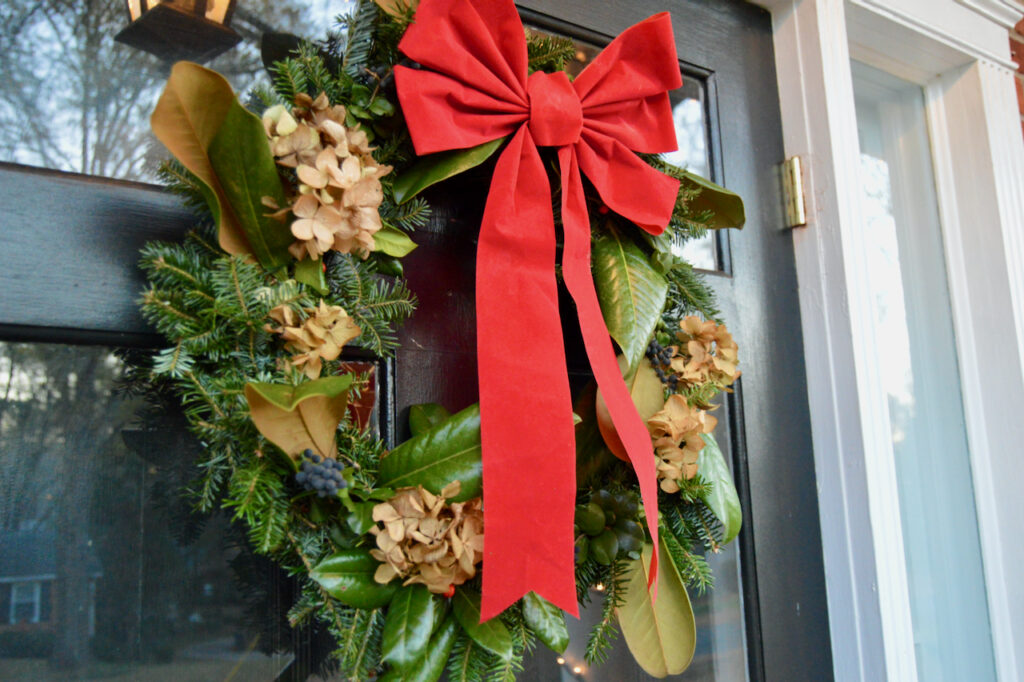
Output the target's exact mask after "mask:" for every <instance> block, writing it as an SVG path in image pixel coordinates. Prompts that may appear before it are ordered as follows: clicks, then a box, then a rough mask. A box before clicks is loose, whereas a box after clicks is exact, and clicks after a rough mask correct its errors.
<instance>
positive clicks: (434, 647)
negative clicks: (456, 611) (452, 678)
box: [380, 617, 459, 682]
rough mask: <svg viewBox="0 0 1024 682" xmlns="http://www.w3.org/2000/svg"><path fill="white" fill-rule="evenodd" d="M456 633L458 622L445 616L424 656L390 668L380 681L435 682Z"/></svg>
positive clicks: (443, 666)
mask: <svg viewBox="0 0 1024 682" xmlns="http://www.w3.org/2000/svg"><path fill="white" fill-rule="evenodd" d="M458 635H459V623H458V622H457V621H456V620H455V618H454V617H449V618H446V619H445V620H444V622H442V623H441V625H440V626H439V627H438V628H437V631H436V632H434V634H433V635H432V636H431V638H430V644H429V645H428V646H427V652H426V654H425V655H424V656H422V657H420V658H419V659H417V660H416V661H415V662H413V663H412V664H411V665H409V666H406V667H405V668H392V669H391V670H389V671H388V672H387V673H385V674H384V675H383V676H382V677H381V678H380V682H437V681H438V680H440V679H441V675H442V674H443V673H444V668H445V665H446V664H447V663H448V656H449V655H451V653H452V647H453V646H454V645H455V640H456V639H458Z"/></svg>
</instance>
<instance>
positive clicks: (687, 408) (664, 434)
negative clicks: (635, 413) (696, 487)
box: [647, 394, 718, 493]
mask: <svg viewBox="0 0 1024 682" xmlns="http://www.w3.org/2000/svg"><path fill="white" fill-rule="evenodd" d="M717 423H718V420H717V419H715V418H714V417H712V416H711V415H709V414H708V413H707V412H705V411H704V410H699V409H697V408H695V407H692V406H691V405H690V404H689V403H687V402H686V399H685V398H683V397H682V396H681V395H677V394H673V395H671V396H669V398H668V400H666V401H665V406H664V407H663V408H662V409H661V411H659V412H657V413H656V414H654V415H653V416H651V418H650V419H648V420H647V429H648V431H650V433H651V440H652V441H653V443H654V453H655V456H656V457H657V458H658V464H657V470H658V481H659V485H660V486H661V489H662V490H664V491H665V492H667V493H674V492H678V491H679V481H682V480H683V479H686V480H689V479H691V478H693V477H694V476H696V475H697V457H698V456H699V455H700V451H701V450H703V449H704V446H705V445H706V443H705V442H704V437H703V434H705V433H711V432H712V431H713V430H714V429H715V425H716V424H717Z"/></svg>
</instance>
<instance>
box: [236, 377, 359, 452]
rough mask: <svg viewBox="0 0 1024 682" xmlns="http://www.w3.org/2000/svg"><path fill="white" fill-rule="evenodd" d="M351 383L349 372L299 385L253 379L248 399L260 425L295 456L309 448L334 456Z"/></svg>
mask: <svg viewBox="0 0 1024 682" xmlns="http://www.w3.org/2000/svg"><path fill="white" fill-rule="evenodd" d="M351 385H352V376H351V375H349V374H343V375H340V376H331V377H321V378H320V379H315V380H313V381H306V382H303V383H301V384H299V385H298V386H291V385H289V384H267V383H257V382H253V383H249V384H246V385H245V399H246V400H247V401H248V403H249V413H250V415H251V416H252V421H253V423H254V424H255V425H256V428H257V429H259V431H260V433H262V434H263V435H264V437H266V438H267V440H269V441H270V442H271V443H273V444H274V445H276V446H277V447H279V448H281V449H282V450H284V452H285V453H286V454H288V455H289V456H291V457H292V458H293V459H297V458H298V457H300V456H301V453H302V452H303V451H304V450H306V449H310V450H313V451H314V452H317V453H319V454H321V455H323V456H324V457H333V456H334V454H335V452H336V451H337V446H336V444H335V440H334V433H335V431H337V429H338V424H340V423H341V420H342V419H344V418H345V411H346V409H347V407H348V390H349V388H350V387H351Z"/></svg>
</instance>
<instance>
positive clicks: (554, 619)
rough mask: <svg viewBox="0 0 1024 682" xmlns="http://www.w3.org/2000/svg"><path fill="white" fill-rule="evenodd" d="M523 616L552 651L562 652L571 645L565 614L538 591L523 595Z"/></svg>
mask: <svg viewBox="0 0 1024 682" xmlns="http://www.w3.org/2000/svg"><path fill="white" fill-rule="evenodd" d="M523 618H524V619H525V620H526V624H527V625H529V626H530V629H532V630H533V631H534V632H535V633H536V634H537V638H538V639H539V640H540V641H542V642H544V644H545V645H547V647H548V648H549V649H551V650H552V651H554V652H556V653H559V654H562V653H565V648H566V647H567V646H569V630H568V628H566V627H565V614H564V613H562V609H560V608H558V607H557V606H555V605H554V604H552V603H551V602H549V601H548V600H547V599H545V598H544V597H541V596H540V595H538V594H537V593H536V592H527V593H526V595H524V596H523Z"/></svg>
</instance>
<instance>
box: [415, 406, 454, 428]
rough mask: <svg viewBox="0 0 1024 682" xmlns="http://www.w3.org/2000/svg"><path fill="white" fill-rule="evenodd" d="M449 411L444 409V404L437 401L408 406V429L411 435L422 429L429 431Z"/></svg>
mask: <svg viewBox="0 0 1024 682" xmlns="http://www.w3.org/2000/svg"><path fill="white" fill-rule="evenodd" d="M450 416H452V414H451V412H449V411H448V410H447V409H445V407H444V405H438V404H437V403H420V404H419V405H413V406H412V407H410V408H409V431H410V432H412V435H414V436H418V435H420V434H421V433H423V432H424V431H429V430H430V429H432V428H434V427H435V426H437V425H438V424H440V423H441V422H443V421H444V420H445V419H447V418H448V417H450Z"/></svg>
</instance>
